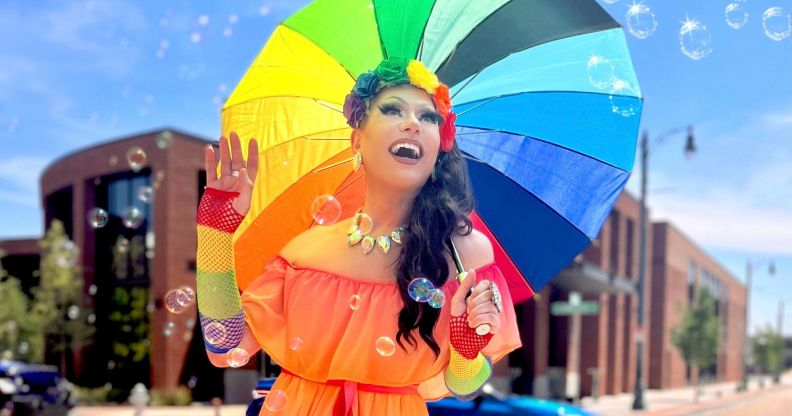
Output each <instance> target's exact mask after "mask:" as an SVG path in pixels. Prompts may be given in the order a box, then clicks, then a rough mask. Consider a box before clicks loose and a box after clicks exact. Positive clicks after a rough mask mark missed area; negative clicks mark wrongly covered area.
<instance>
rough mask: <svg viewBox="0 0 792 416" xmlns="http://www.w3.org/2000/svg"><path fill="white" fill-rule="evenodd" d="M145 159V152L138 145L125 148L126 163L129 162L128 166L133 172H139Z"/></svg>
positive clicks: (144, 163)
mask: <svg viewBox="0 0 792 416" xmlns="http://www.w3.org/2000/svg"><path fill="white" fill-rule="evenodd" d="M146 159H147V156H146V152H145V151H144V150H143V149H142V148H140V147H138V146H135V147H131V148H130V149H129V150H127V153H126V160H127V164H129V168H130V169H132V171H133V172H140V170H141V169H143V166H145V165H146Z"/></svg>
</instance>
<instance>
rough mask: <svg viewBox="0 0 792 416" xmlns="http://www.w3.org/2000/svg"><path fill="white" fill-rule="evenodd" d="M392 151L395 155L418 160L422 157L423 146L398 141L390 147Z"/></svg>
mask: <svg viewBox="0 0 792 416" xmlns="http://www.w3.org/2000/svg"><path fill="white" fill-rule="evenodd" d="M390 153H391V154H392V155H393V156H397V157H403V158H407V159H411V160H418V159H420V158H421V156H422V155H421V148H420V147H418V146H417V145H414V144H412V143H403V142H402V143H396V144H394V145H393V146H391V148H390Z"/></svg>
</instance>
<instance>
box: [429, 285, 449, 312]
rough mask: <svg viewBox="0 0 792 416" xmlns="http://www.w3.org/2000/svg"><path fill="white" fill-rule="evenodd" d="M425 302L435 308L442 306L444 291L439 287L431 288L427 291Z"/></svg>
mask: <svg viewBox="0 0 792 416" xmlns="http://www.w3.org/2000/svg"><path fill="white" fill-rule="evenodd" d="M426 303H428V304H429V306H431V307H433V308H435V309H440V308H442V307H443V305H444V304H445V293H443V291H442V290H440V289H432V291H431V292H429V299H428V300H427V301H426Z"/></svg>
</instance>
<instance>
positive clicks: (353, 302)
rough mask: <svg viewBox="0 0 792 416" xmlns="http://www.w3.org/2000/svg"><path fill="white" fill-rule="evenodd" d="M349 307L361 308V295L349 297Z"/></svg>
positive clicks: (353, 308) (354, 309)
mask: <svg viewBox="0 0 792 416" xmlns="http://www.w3.org/2000/svg"><path fill="white" fill-rule="evenodd" d="M349 308H350V309H352V310H353V311H356V310H358V309H360V295H352V296H350V297H349Z"/></svg>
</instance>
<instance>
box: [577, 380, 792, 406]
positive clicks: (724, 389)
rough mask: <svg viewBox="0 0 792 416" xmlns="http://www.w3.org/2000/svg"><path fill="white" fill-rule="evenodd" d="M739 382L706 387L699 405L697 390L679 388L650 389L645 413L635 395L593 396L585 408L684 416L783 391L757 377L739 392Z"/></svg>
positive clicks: (785, 384) (791, 382) (584, 403)
mask: <svg viewBox="0 0 792 416" xmlns="http://www.w3.org/2000/svg"><path fill="white" fill-rule="evenodd" d="M781 385H782V386H783V388H790V387H792V372H787V373H786V374H785V375H784V377H783V378H782V379H781ZM736 387H737V382H728V383H717V384H708V385H706V386H702V393H701V396H700V397H699V401H698V403H695V402H694V401H693V397H694V387H684V388H679V389H667V390H646V391H645V392H644V404H645V405H646V409H645V410H642V411H634V410H632V402H633V395H632V393H621V394H617V395H612V396H603V397H600V398H599V400H598V401H596V402H595V401H594V400H593V399H591V398H590V397H586V398H584V399H583V401H582V403H581V406H582V407H584V408H585V409H586V410H590V411H593V412H596V413H598V414H601V415H607V416H611V415H613V416H621V415H664V416H670V415H684V414H693V413H699V412H703V411H705V410H707V409H709V408H712V407H718V406H720V405H721V404H725V403H727V402H737V401H740V400H742V399H745V398H748V397H751V396H753V395H756V394H761V393H762V392H765V391H769V390H774V389H779V388H782V387H779V386H777V385H774V384H772V379H771V378H766V379H765V387H764V389H761V388H760V387H759V380H758V378H756V377H755V378H753V379H752V380H751V382H750V383H749V385H748V391H747V392H742V393H738V392H737V391H736Z"/></svg>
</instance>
